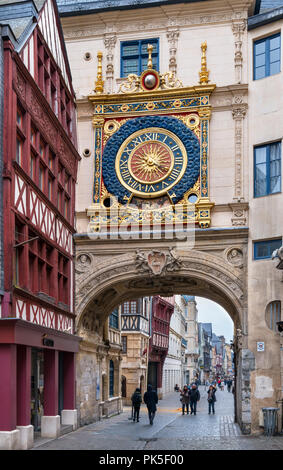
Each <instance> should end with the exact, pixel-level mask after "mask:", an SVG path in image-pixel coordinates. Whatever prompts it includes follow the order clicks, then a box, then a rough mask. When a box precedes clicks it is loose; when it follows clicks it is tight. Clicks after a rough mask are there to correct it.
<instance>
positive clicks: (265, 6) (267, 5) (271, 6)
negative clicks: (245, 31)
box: [259, 0, 283, 13]
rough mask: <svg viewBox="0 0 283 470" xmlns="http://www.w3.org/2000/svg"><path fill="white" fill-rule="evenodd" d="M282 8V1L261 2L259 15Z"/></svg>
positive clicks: (266, 0)
mask: <svg viewBox="0 0 283 470" xmlns="http://www.w3.org/2000/svg"><path fill="white" fill-rule="evenodd" d="M281 6H283V1H282V0H261V2H260V10H259V13H262V12H264V11H265V10H271V9H274V8H278V7H281Z"/></svg>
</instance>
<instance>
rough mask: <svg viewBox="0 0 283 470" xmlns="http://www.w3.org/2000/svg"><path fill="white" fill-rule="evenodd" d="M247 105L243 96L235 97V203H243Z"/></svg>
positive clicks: (233, 107)
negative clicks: (244, 123) (244, 136)
mask: <svg viewBox="0 0 283 470" xmlns="http://www.w3.org/2000/svg"><path fill="white" fill-rule="evenodd" d="M247 107H248V105H247V103H245V102H244V98H243V96H240V95H236V96H234V99H233V103H232V116H233V119H234V121H235V193H234V201H236V202H243V201H244V196H243V140H244V139H243V135H244V125H243V121H244V118H245V116H246V113H247Z"/></svg>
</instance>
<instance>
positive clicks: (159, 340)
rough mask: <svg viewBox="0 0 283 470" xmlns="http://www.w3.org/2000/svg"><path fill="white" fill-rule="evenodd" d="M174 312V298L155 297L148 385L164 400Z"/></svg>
mask: <svg viewBox="0 0 283 470" xmlns="http://www.w3.org/2000/svg"><path fill="white" fill-rule="evenodd" d="M173 312H174V296H172V297H161V296H160V295H155V296H154V297H153V303H152V316H151V337H150V340H149V358H148V383H150V384H151V385H152V386H153V388H154V389H155V390H156V391H157V393H158V396H159V398H162V376H163V366H164V362H165V359H166V356H167V353H168V349H169V333H170V320H171V316H172V314H173Z"/></svg>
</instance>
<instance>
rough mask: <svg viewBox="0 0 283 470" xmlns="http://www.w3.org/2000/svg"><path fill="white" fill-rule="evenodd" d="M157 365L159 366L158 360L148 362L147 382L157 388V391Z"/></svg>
mask: <svg viewBox="0 0 283 470" xmlns="http://www.w3.org/2000/svg"><path fill="white" fill-rule="evenodd" d="M157 367H158V362H149V363H148V378H147V384H150V385H152V388H153V390H156V391H157Z"/></svg>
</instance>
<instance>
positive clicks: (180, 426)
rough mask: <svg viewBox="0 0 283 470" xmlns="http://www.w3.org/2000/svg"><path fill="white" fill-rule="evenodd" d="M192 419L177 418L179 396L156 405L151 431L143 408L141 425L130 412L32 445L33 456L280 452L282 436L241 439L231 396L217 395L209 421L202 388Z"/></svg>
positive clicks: (126, 411) (282, 445)
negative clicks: (67, 452)
mask: <svg viewBox="0 0 283 470" xmlns="http://www.w3.org/2000/svg"><path fill="white" fill-rule="evenodd" d="M200 392H201V400H200V402H199V403H198V410H197V414H196V416H194V415H192V416H191V415H184V416H183V415H182V412H181V408H180V406H181V404H180V401H179V394H178V393H172V394H170V395H168V396H166V397H165V399H163V400H160V402H159V405H158V410H157V414H156V417H155V420H154V423H153V426H150V425H149V422H148V416H147V410H146V407H145V406H144V405H142V408H141V413H140V422H139V423H134V422H133V421H131V420H130V419H129V418H130V416H131V408H130V407H124V412H123V413H122V414H120V415H118V416H114V417H112V418H109V419H105V420H103V421H100V422H97V423H94V424H90V425H88V426H84V427H82V428H80V429H78V430H77V431H75V432H72V433H70V434H66V435H65V436H62V437H60V438H59V439H56V440H49V441H47V440H42V439H41V440H37V441H35V446H34V448H33V449H34V450H180V451H181V450H283V436H275V437H272V438H267V437H265V436H259V437H250V436H243V435H241V431H240V428H239V426H238V425H237V424H235V423H234V416H233V410H234V397H233V395H232V393H228V392H227V390H225V391H220V390H219V391H217V394H216V396H217V402H216V404H215V410H216V413H215V415H208V409H207V400H206V391H205V387H204V386H201V387H200Z"/></svg>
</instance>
